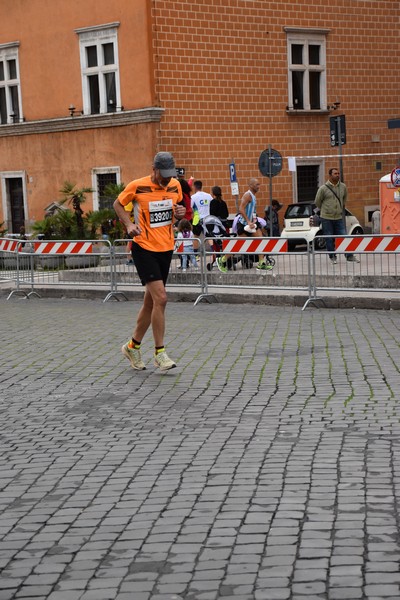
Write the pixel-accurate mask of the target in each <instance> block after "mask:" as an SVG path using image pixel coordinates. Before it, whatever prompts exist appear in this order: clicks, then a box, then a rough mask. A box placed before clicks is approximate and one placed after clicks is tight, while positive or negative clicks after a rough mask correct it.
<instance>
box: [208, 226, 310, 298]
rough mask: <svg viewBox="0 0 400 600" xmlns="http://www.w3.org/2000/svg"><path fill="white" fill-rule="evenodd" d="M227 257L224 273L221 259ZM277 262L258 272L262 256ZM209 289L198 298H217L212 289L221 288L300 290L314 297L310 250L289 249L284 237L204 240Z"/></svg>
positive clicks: (271, 262) (270, 261)
mask: <svg viewBox="0 0 400 600" xmlns="http://www.w3.org/2000/svg"><path fill="white" fill-rule="evenodd" d="M222 256H224V257H225V258H226V257H228V258H227V261H226V264H227V265H228V267H227V268H228V271H227V272H226V273H221V272H220V271H219V269H218V266H217V258H221V257H222ZM263 257H265V259H266V261H267V262H269V263H270V264H273V268H271V269H270V270H266V271H258V270H257V269H256V268H255V267H256V264H257V263H258V261H259V258H263ZM204 261H205V265H206V269H205V291H204V292H203V294H202V295H201V296H200V297H199V298H198V299H197V300H196V303H197V302H199V301H200V300H202V299H203V298H204V299H206V300H208V301H213V300H214V299H215V296H214V294H212V293H211V291H214V292H215V291H218V289H219V288H224V289H232V290H243V289H246V290H261V289H262V290H263V291H265V290H271V291H275V290H288V289H289V290H296V291H303V292H306V293H308V295H309V296H310V297H311V294H312V290H311V277H310V273H311V257H310V253H309V252H307V251H305V252H291V253H289V252H288V243H287V240H286V239H284V238H280V237H278V238H269V237H268V238H250V237H229V238H228V237H226V238H217V237H215V238H206V240H205V243H204Z"/></svg>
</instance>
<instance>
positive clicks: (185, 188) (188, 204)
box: [178, 168, 193, 221]
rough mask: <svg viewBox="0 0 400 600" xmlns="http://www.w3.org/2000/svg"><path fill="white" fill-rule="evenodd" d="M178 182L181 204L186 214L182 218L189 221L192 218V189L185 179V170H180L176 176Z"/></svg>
mask: <svg viewBox="0 0 400 600" xmlns="http://www.w3.org/2000/svg"><path fill="white" fill-rule="evenodd" d="M178 181H179V183H180V184H181V188H182V202H183V204H184V205H185V208H186V213H185V216H184V217H183V218H184V219H187V220H188V221H191V220H192V218H193V209H192V201H191V193H192V187H191V184H190V183H189V182H188V181H186V179H185V169H183V168H182V169H180V172H179V174H178Z"/></svg>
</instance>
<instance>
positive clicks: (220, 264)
mask: <svg viewBox="0 0 400 600" xmlns="http://www.w3.org/2000/svg"><path fill="white" fill-rule="evenodd" d="M217 267H218V269H219V270H220V271H221V273H227V272H228V267H227V266H226V263H224V262H222V256H220V257H218V258H217Z"/></svg>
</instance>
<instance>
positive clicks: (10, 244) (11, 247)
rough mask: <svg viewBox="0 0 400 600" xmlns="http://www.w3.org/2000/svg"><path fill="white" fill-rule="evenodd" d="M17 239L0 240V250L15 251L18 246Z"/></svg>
mask: <svg viewBox="0 0 400 600" xmlns="http://www.w3.org/2000/svg"><path fill="white" fill-rule="evenodd" d="M18 244H19V242H18V240H7V239H2V240H0V250H4V252H15V250H17V248H18Z"/></svg>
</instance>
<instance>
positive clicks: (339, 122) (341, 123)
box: [329, 115, 346, 146]
mask: <svg viewBox="0 0 400 600" xmlns="http://www.w3.org/2000/svg"><path fill="white" fill-rule="evenodd" d="M329 128H330V139H331V146H339V131H340V145H341V146H344V144H345V143H346V116H345V115H338V116H337V117H330V118H329Z"/></svg>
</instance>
